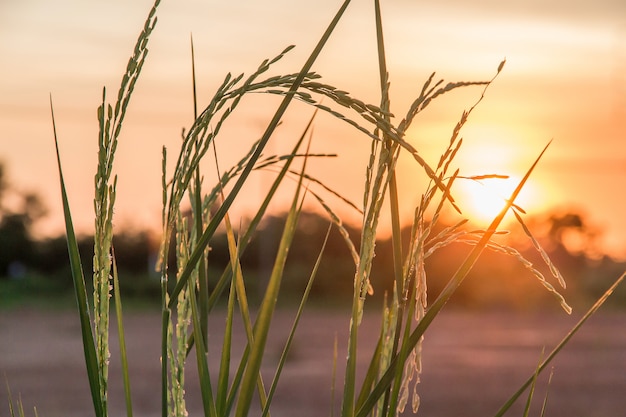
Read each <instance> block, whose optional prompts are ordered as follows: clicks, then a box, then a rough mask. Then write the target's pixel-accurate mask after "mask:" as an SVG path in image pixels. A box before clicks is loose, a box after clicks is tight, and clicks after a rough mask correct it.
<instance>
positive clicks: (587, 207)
mask: <svg viewBox="0 0 626 417" xmlns="http://www.w3.org/2000/svg"><path fill="white" fill-rule="evenodd" d="M372 3H373V2H371V1H362V0H354V2H353V4H352V5H351V6H350V7H349V8H348V10H347V12H346V15H345V17H344V20H343V22H341V23H340V25H339V27H338V30H337V31H336V32H335V33H334V34H333V36H332V38H331V40H330V42H329V44H328V47H327V48H326V50H325V51H324V52H323V53H322V55H321V57H320V59H319V61H318V62H317V63H316V64H315V65H314V70H315V71H316V72H319V73H320V74H321V75H322V76H323V77H324V80H325V82H327V83H329V84H332V85H334V86H336V87H338V88H341V89H343V90H347V91H349V92H350V93H351V94H352V95H354V96H355V97H358V98H360V99H362V100H363V101H365V102H369V103H373V104H378V103H379V97H378V94H379V93H378V85H379V84H378V83H379V81H378V68H377V63H376V50H375V31H374V20H373V4H372ZM382 3H383V18H384V24H385V28H384V29H385V41H386V47H387V53H388V57H387V58H388V67H389V72H390V79H391V104H392V111H393V112H394V113H395V114H396V115H398V116H399V117H402V116H403V115H404V113H405V112H406V109H407V107H408V106H409V104H410V102H411V101H412V99H413V98H414V97H416V96H417V95H418V94H419V91H420V89H421V86H422V84H423V83H424V81H425V80H426V79H427V77H428V76H429V75H430V73H431V72H433V71H436V72H437V78H443V79H445V80H446V81H460V80H467V81H469V80H488V79H490V78H491V77H492V76H493V75H494V74H495V72H496V69H497V67H498V64H499V63H500V62H501V61H502V59H504V58H506V60H507V63H506V66H505V67H504V71H503V72H502V73H501V74H500V75H499V77H498V78H497V79H496V81H495V82H494V84H493V85H492V86H491V87H490V88H489V90H488V91H487V94H486V96H485V99H484V101H483V102H482V103H481V104H480V106H479V107H478V108H477V109H476V111H475V112H474V113H473V114H472V116H471V118H470V121H469V123H468V124H467V125H466V127H465V129H464V131H463V133H462V136H463V138H464V145H463V148H462V150H461V152H460V154H459V156H458V160H457V163H458V165H459V167H460V168H461V174H462V175H475V174H486V173H498V174H506V175H510V176H511V177H515V178H520V177H522V176H523V175H524V173H525V171H526V169H528V167H529V166H530V165H531V164H532V162H533V161H534V160H535V158H536V157H537V155H538V154H539V153H540V152H541V150H542V149H543V147H544V146H545V145H546V144H547V143H548V142H549V141H550V140H552V144H551V145H550V147H549V149H548V151H547V153H546V155H545V157H544V159H543V160H542V161H541V163H540V164H539V166H538V168H537V170H536V173H535V175H533V177H532V180H531V182H530V183H529V186H528V189H527V192H526V195H525V196H523V197H522V200H520V204H521V205H522V206H523V207H524V208H526V209H527V211H528V212H530V213H539V212H541V211H543V210H548V209H569V208H573V209H575V210H577V211H580V212H582V213H583V214H585V215H586V216H587V218H588V219H589V221H590V222H591V224H593V225H594V226H596V227H599V228H601V229H602V230H603V232H604V245H605V246H604V248H605V250H606V251H607V252H608V253H610V254H612V255H617V256H622V257H626V216H625V215H624V210H623V207H624V203H625V202H626V198H624V186H625V185H626V2H624V1H623V0H596V1H593V2H592V1H589V0H587V1H582V0H579V1H561V0H555V1H551V2H545V1H539V0H514V1H507V2H502V1H495V0H484V1H473V2H467V1H461V0H440V1H436V2H435V1H430V2H429V1H416V0H395V1H383V2H382ZM151 4H152V2H151V1H149V0H134V1H132V2H127V1H122V0H112V1H108V2H96V1H92V0H88V1H79V0H58V1H55V2H49V1H44V0H26V1H23V0H4V1H2V2H0V57H1V58H0V159H1V160H2V161H3V162H4V163H5V165H6V168H7V174H8V176H9V180H10V182H11V183H12V184H13V186H15V187H16V188H20V189H23V190H32V191H36V192H38V193H40V194H41V195H42V196H43V197H44V200H45V202H46V204H47V206H48V208H49V215H48V217H47V218H46V220H45V222H44V223H43V224H42V226H41V233H42V234H51V233H58V232H60V231H61V227H62V225H61V221H62V214H61V203H60V197H59V186H58V174H57V168H56V160H55V154H54V143H53V136H52V124H51V117H50V108H49V95H50V94H52V99H53V102H54V110H55V117H56V123H57V132H58V134H59V140H60V148H61V158H62V161H63V164H64V170H65V177H66V182H67V187H68V191H69V198H70V203H71V205H72V210H73V212H74V216H75V221H76V226H77V227H78V229H79V230H81V231H85V232H89V231H90V230H91V227H92V222H93V220H92V215H93V214H92V213H93V212H92V199H93V175H94V173H95V167H96V151H97V142H96V140H97V127H98V126H97V119H96V109H97V107H98V105H99V104H100V102H101V97H102V87H103V86H106V87H107V91H108V96H109V98H110V99H111V100H112V99H113V98H114V97H115V96H116V94H117V89H118V86H119V82H120V79H121V75H122V73H123V71H124V69H125V67H126V63H127V61H128V57H129V56H130V54H131V53H132V49H133V46H134V43H135V40H136V38H137V36H138V34H139V32H140V30H141V27H142V25H143V22H144V20H145V17H146V16H147V12H148V10H149V8H150V7H151ZM340 4H341V2H340V1H338V0H318V1H314V2H297V1H293V0H291V1H288V0H267V1H264V0H259V1H254V2H251V1H246V2H244V1H230V2H223V1H220V2H217V1H206V0H205V1H201V0H177V1H172V0H163V4H162V5H161V7H160V9H159V12H158V16H159V18H158V19H159V21H158V24H157V28H156V31H155V33H154V35H153V37H152V39H151V41H150V46H149V49H150V54H149V56H148V61H147V63H146V66H145V67H144V71H143V73H142V78H141V79H140V80H139V83H138V86H137V88H136V91H135V96H134V98H133V101H132V103H131V106H130V108H129V113H128V116H127V120H126V122H125V125H124V129H123V132H122V135H121V137H120V145H119V149H118V153H117V156H116V172H117V173H118V174H119V184H118V199H117V200H118V204H117V211H116V216H117V217H116V224H117V225H119V226H127V225H135V226H137V227H146V226H157V225H158V222H159V221H160V210H161V208H160V202H161V190H160V186H161V185H160V184H161V172H160V171H161V168H160V167H161V148H162V146H166V147H167V148H168V152H169V155H170V162H172V161H173V160H174V158H175V155H176V154H177V150H178V145H179V142H180V135H181V130H182V128H183V127H189V126H190V124H191V121H192V117H193V107H192V101H191V77H190V72H191V70H190V50H189V49H190V48H189V44H190V34H193V38H194V44H195V50H196V59H197V76H198V87H199V99H200V105H201V106H202V105H205V104H206V103H207V102H208V100H209V99H210V97H211V96H212V93H213V92H214V91H215V89H216V88H217V86H219V84H220V83H221V81H222V80H223V78H224V76H225V74H226V73H228V72H232V73H233V74H238V73H241V72H244V73H246V74H250V73H251V72H253V71H254V70H255V69H256V67H257V66H258V64H259V63H260V62H261V61H262V60H263V59H265V58H271V57H273V56H275V55H276V54H278V53H279V52H280V51H281V50H282V49H284V48H285V47H286V46H288V45H290V44H294V45H296V49H295V50H293V51H292V52H290V53H289V54H288V55H287V56H286V57H285V58H284V59H283V60H282V61H281V62H280V63H278V64H277V65H276V66H275V67H274V68H273V69H272V70H271V71H270V73H271V74H270V75H274V74H281V73H283V74H284V73H288V72H297V71H298V70H299V69H300V67H301V66H302V64H303V62H304V60H305V59H306V57H307V56H308V54H309V53H310V51H311V50H312V48H313V46H314V45H315V43H316V42H317V40H318V39H319V36H320V35H321V34H322V32H323V31H324V29H325V28H326V26H327V24H328V22H329V21H330V19H331V18H332V16H333V15H334V14H335V12H336V10H337V9H338V7H339V6H340ZM480 94H481V89H480V88H476V87H473V88H467V89H464V90H462V91H459V92H457V93H451V94H449V95H446V96H444V97H443V98H442V99H441V100H438V101H437V102H435V103H434V104H433V105H432V107H431V108H429V109H428V110H427V111H426V112H425V113H424V114H423V115H422V116H420V117H419V118H418V119H417V120H416V122H415V124H414V127H412V129H411V131H410V132H409V135H408V137H407V140H408V141H409V142H410V143H411V144H412V145H413V146H415V147H416V148H417V149H418V150H419V151H420V152H421V153H422V155H423V156H424V157H425V158H426V159H427V160H428V161H429V162H430V163H431V164H433V165H436V163H437V160H438V155H439V153H440V152H441V151H443V150H444V149H445V147H446V145H447V143H448V139H449V136H450V132H451V131H452V128H453V127H454V125H455V123H456V121H457V120H458V118H459V116H460V114H461V112H462V110H463V109H468V108H469V107H471V106H472V105H473V104H474V102H475V101H476V100H477V99H478V97H480ZM277 106H278V101H277V100H276V98H268V97H254V98H251V99H250V100H248V101H246V103H245V105H244V106H243V107H242V109H241V114H240V115H239V116H237V117H236V118H235V119H234V120H233V122H232V123H231V124H230V125H228V126H227V127H226V129H225V131H224V133H223V137H222V138H220V140H219V141H218V152H219V154H220V158H221V160H220V168H221V169H222V170H224V169H226V168H228V167H229V166H230V164H232V163H234V162H236V161H237V160H238V159H239V158H240V157H241V156H242V155H243V153H244V152H246V151H247V150H248V147H249V146H250V144H251V143H252V142H253V141H254V140H256V139H257V138H258V137H259V136H260V135H261V134H262V133H263V130H264V127H265V126H266V124H267V122H268V121H269V118H270V117H271V114H272V113H273V111H274V110H275V109H276V107H277ZM311 113H312V109H311V108H310V107H307V106H305V105H303V104H300V103H298V104H295V105H294V107H293V108H292V109H291V110H290V111H289V112H288V114H287V117H286V118H285V121H284V125H283V126H282V127H281V128H279V130H278V132H277V134H276V137H275V138H273V140H274V142H270V146H269V148H268V153H279V152H281V151H283V150H286V149H288V148H289V147H290V146H291V143H293V139H294V138H295V137H297V135H299V134H300V132H301V130H302V129H303V128H304V125H305V124H306V121H307V119H308V118H309V117H310V115H311ZM312 149H313V151H314V152H320V153H337V154H338V155H339V157H338V158H334V159H327V160H320V161H316V162H315V163H314V164H313V167H312V168H311V172H310V173H311V174H312V175H315V176H317V177H319V178H320V179H321V180H323V181H325V182H327V183H329V184H331V185H332V186H333V187H334V188H336V189H337V191H339V192H340V193H342V194H344V195H346V196H347V197H348V198H350V199H352V200H354V201H355V202H356V203H360V199H359V195H360V191H361V190H362V186H363V185H362V184H363V179H364V169H365V164H366V162H367V159H366V158H367V155H368V152H369V141H368V140H367V138H365V137H363V136H362V135H359V134H356V133H354V130H353V129H351V128H349V127H347V126H345V125H343V124H341V123H338V122H337V121H334V120H332V118H331V117H329V116H321V117H320V118H318V120H317V122H316V125H315V134H314V142H313V147H312ZM171 165H172V164H171V163H170V166H171ZM213 169H214V168H210V167H209V166H208V165H207V167H206V173H205V175H206V177H207V181H210V180H211V178H212V177H211V175H212V172H213ZM399 169H400V173H399V177H400V187H401V193H402V197H403V199H404V200H405V207H404V209H405V212H404V215H410V213H411V205H413V204H414V203H415V202H416V201H417V200H418V198H419V195H420V192H421V191H422V190H423V189H422V188H420V187H422V186H423V185H424V183H425V181H424V176H423V173H422V171H421V170H420V169H419V167H418V166H417V165H416V164H415V162H414V161H412V160H410V159H409V158H404V159H402V160H401V163H400V168H399ZM270 180H271V174H268V173H261V174H258V175H256V176H254V177H253V178H252V179H251V181H252V182H251V187H250V188H249V189H247V190H246V193H245V195H244V197H245V200H243V201H242V202H241V203H240V207H241V209H242V210H245V207H246V206H248V207H250V206H254V204H255V202H257V201H259V199H260V198H261V193H260V192H258V191H255V190H256V189H257V188H259V187H263V186H266V185H267V184H269V181H270ZM479 188H481V187H479ZM483 188H486V187H483ZM457 191H458V195H459V198H461V196H463V193H465V192H468V191H467V189H465V188H463V187H462V185H461V184H460V185H459V189H458V190H457ZM286 198H287V197H285V199H286ZM481 198H482V197H481ZM483 199H484V198H483ZM329 201H330V202H331V203H332V204H333V205H336V206H337V209H338V211H339V212H342V213H343V212H345V213H349V211H348V210H347V209H346V208H345V207H343V206H341V204H340V203H339V202H338V201H335V200H333V199H332V198H330V197H329ZM461 201H462V208H465V211H466V213H467V215H469V216H478V217H480V216H479V213H478V212H476V211H475V209H474V208H473V206H472V204H473V203H472V198H471V197H467V198H466V199H464V200H463V199H462V200H461Z"/></svg>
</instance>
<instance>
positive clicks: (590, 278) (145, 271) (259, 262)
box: [0, 164, 626, 309]
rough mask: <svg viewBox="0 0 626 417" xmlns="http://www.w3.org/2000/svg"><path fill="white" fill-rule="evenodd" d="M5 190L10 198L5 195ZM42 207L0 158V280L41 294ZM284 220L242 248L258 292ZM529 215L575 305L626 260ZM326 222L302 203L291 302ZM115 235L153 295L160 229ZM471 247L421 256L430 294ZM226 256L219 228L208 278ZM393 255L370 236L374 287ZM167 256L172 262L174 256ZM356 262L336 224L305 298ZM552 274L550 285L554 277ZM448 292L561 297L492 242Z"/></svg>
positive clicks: (342, 281) (57, 277)
mask: <svg viewBox="0 0 626 417" xmlns="http://www.w3.org/2000/svg"><path fill="white" fill-rule="evenodd" d="M9 197H10V198H9ZM8 200H11V202H10V204H9V201H8ZM45 213H46V209H45V206H44V204H43V203H42V201H41V199H40V198H39V197H38V196H37V195H36V194H35V193H24V192H18V191H17V190H14V189H12V188H11V187H10V186H9V184H8V182H7V179H6V172H5V170H4V168H3V165H2V164H0V289H1V288H2V286H4V287H5V288H8V287H7V286H9V285H11V286H13V287H12V288H14V287H15V286H20V285H22V286H24V287H25V288H27V292H26V294H23V295H25V296H27V295H31V294H33V292H34V293H37V292H39V293H40V294H44V295H55V294H62V293H65V294H67V293H71V291H70V290H71V286H72V278H71V273H70V268H69V260H68V255H67V245H66V239H65V236H58V237H54V238H46V239H35V238H34V235H33V231H34V227H35V225H36V223H37V221H38V220H39V219H41V218H42V217H43V216H44V215H45ZM283 223H284V217H283V216H280V215H276V216H270V217H268V218H266V219H265V220H264V222H263V223H262V224H261V227H260V228H259V230H258V232H257V234H256V237H255V238H254V240H253V241H252V242H251V243H250V244H249V245H248V247H247V249H246V250H245V252H244V253H243V254H242V255H241V265H242V268H243V272H244V278H245V279H246V280H247V284H248V287H249V288H250V295H251V297H254V295H255V293H259V292H258V291H256V290H257V288H258V286H261V285H263V284H264V283H265V282H266V280H267V279H268V277H269V274H270V272H271V268H272V262H273V258H274V254H275V252H276V250H277V248H278V241H279V239H280V235H281V233H282V226H283ZM526 223H527V224H528V226H529V228H530V229H531V231H532V232H533V233H534V234H535V236H536V237H537V239H538V240H539V241H540V242H541V244H542V246H543V247H544V248H545V250H546V252H547V253H548V254H549V256H550V257H551V259H552V260H553V261H554V264H555V265H556V266H557V267H558V268H559V269H560V270H561V272H562V273H563V275H564V277H565V279H566V281H567V284H568V287H567V289H566V290H564V291H563V294H564V295H565V297H566V299H567V300H568V302H570V303H572V304H574V305H576V304H580V303H584V304H588V303H589V302H591V301H592V299H595V298H597V297H598V296H599V295H601V294H602V293H603V292H604V290H605V289H606V288H608V286H609V285H610V284H611V283H612V282H613V280H615V279H616V278H617V277H618V276H619V275H620V274H621V272H622V271H623V270H624V269H626V263H624V262H619V261H616V260H613V259H611V258H610V257H608V256H606V255H603V254H602V253H600V252H599V251H598V249H597V242H598V238H599V232H598V231H597V230H595V229H594V228H592V227H590V226H589V225H588V224H587V221H586V219H585V217H584V216H583V215H581V214H579V213H576V212H562V213H551V214H543V215H540V216H535V217H529V218H528V219H527V220H526ZM328 226H329V221H328V219H326V218H325V217H324V216H322V215H319V214H316V213H311V212H304V213H302V215H301V217H300V222H299V226H298V230H297V232H296V236H295V238H294V245H293V247H292V248H291V250H290V252H289V258H288V263H287V265H286V271H285V273H286V277H285V279H284V280H283V283H284V290H283V291H284V292H283V294H284V296H283V297H284V299H286V300H290V299H292V300H295V301H294V303H295V302H297V301H298V300H299V295H300V294H301V293H302V291H303V290H304V287H305V286H306V282H307V280H308V278H309V276H310V273H311V269H312V268H313V265H314V263H315V260H316V258H317V256H318V254H319V251H320V249H321V247H322V243H323V241H324V237H325V235H326V232H327V230H328ZM345 227H346V229H347V231H348V233H349V235H350V236H351V238H352V239H353V241H354V244H355V245H356V246H357V247H358V242H357V241H356V238H357V237H358V235H359V233H358V232H359V231H358V229H356V228H354V227H351V226H349V225H346V226H345ZM443 227H445V225H443V224H441V225H439V226H438V227H437V228H436V229H435V230H433V232H432V235H433V236H435V235H436V234H437V233H438V231H440V230H442V229H443ZM404 236H406V237H408V236H409V230H405V231H404ZM504 239H505V240H503V242H502V243H503V244H508V245H511V246H512V247H515V248H516V249H518V250H519V252H520V254H521V255H522V256H523V257H525V258H526V259H528V260H530V261H531V262H533V264H534V266H535V267H537V268H539V269H540V270H541V271H542V272H544V275H545V276H546V277H547V278H550V274H549V270H548V269H547V267H545V264H544V262H543V261H542V259H541V256H540V254H538V253H537V251H536V250H535V249H534V248H533V247H532V245H531V242H530V241H529V239H528V238H527V237H526V236H525V235H524V233H523V232H522V230H521V228H520V230H517V229H516V228H515V227H512V229H511V230H510V233H509V234H508V235H507V236H506V237H505V238H504ZM405 240H406V239H405ZM113 244H114V248H115V256H116V260H117V265H118V269H119V274H120V285H121V291H122V296H123V297H126V298H133V297H134V298H141V299H147V300H154V301H155V303H156V302H157V301H158V300H159V297H160V287H159V285H160V284H159V274H158V273H156V272H155V270H154V267H155V260H156V256H157V252H158V249H159V236H154V234H153V233H152V232H149V231H145V230H140V231H137V230H122V231H119V232H118V233H117V234H116V235H115V237H114V241H113ZM404 244H405V245H404V247H405V248H406V247H408V242H406V241H405V242H404ZM79 248H80V252H81V258H82V261H83V263H84V266H83V267H84V271H85V274H86V275H89V273H90V271H91V270H92V264H91V262H92V258H93V237H92V236H82V237H80V238H79ZM470 250H471V247H470V246H469V245H467V244H463V243H454V244H451V245H449V246H447V247H444V248H442V249H440V250H438V251H436V252H434V253H433V255H431V256H430V257H429V258H428V259H427V262H426V273H427V277H428V285H429V290H428V291H429V296H430V297H431V298H434V297H436V296H437V294H438V293H439V292H440V291H441V289H443V287H444V286H445V284H446V282H447V280H448V279H449V278H450V277H451V276H452V275H453V274H454V272H455V271H456V268H457V267H458V266H459V265H460V263H461V262H462V260H463V259H464V257H465V256H466V255H467V253H468V252H469V251H470ZM228 262H229V253H228V246H227V241H226V237H225V235H224V234H223V233H222V234H220V233H218V234H217V235H216V236H215V238H214V239H213V241H212V242H211V250H210V252H209V255H208V262H207V264H208V268H209V280H210V283H209V285H210V288H214V287H215V284H216V283H217V280H218V279H219V277H220V275H221V273H222V271H223V269H224V267H225V266H226V265H227V263H228ZM392 264H393V261H392V248H391V242H390V241H389V240H380V241H379V242H377V245H376V258H375V264H374V269H373V270H372V276H371V281H372V285H373V287H374V289H375V293H374V297H378V298H382V297H383V296H384V294H385V293H386V292H387V293H389V292H390V291H391V290H392V288H391V282H392V277H391V274H392V273H393V272H392V269H391V266H392ZM170 265H175V261H174V260H173V259H172V260H171V261H170ZM170 269H171V271H170V273H171V274H174V273H175V271H173V270H172V269H173V268H172V267H170ZM354 269H355V267H354V263H353V261H352V258H351V256H350V253H349V250H348V248H347V246H346V243H345V241H344V240H343V237H342V236H341V235H340V233H339V231H338V230H337V228H336V227H333V228H332V230H331V233H330V236H329V240H328V243H327V245H326V250H325V252H324V257H323V261H322V263H321V265H320V268H319V272H318V275H317V277H316V280H315V283H314V285H313V288H312V293H311V298H312V300H313V301H314V302H316V300H317V301H320V302H324V303H328V302H331V303H335V304H343V302H344V301H345V302H347V303H349V300H350V297H351V294H352V278H353V276H354ZM87 281H88V282H89V281H90V280H89V279H87ZM551 282H552V283H553V284H555V286H556V283H554V280H552V281H551ZM618 290H619V291H618V293H617V294H616V295H614V296H613V297H612V299H611V303H612V304H614V305H621V306H626V289H624V288H622V289H618ZM451 302H452V303H454V304H456V305H459V306H464V307H471V308H503V309H528V308H537V307H541V308H545V307H546V306H553V307H554V308H558V303H556V302H555V301H554V300H552V296H551V295H550V294H548V293H547V291H545V290H544V288H543V287H542V286H541V284H540V283H539V282H538V281H537V279H536V278H535V277H534V276H533V275H532V274H531V273H530V272H529V271H528V270H527V269H525V267H524V266H523V265H522V264H521V263H520V262H519V260H517V259H516V258H515V257H514V256H510V255H507V254H503V253H498V252H495V251H486V252H484V253H483V255H482V256H481V258H480V259H479V261H478V263H477V264H476V266H475V268H474V269H473V270H472V271H471V273H470V275H469V276H468V277H467V279H466V281H465V282H464V283H463V285H462V286H461V287H460V289H459V291H458V292H457V294H456V295H455V296H454V298H453V300H452V301H451ZM0 303H2V297H0Z"/></svg>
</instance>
